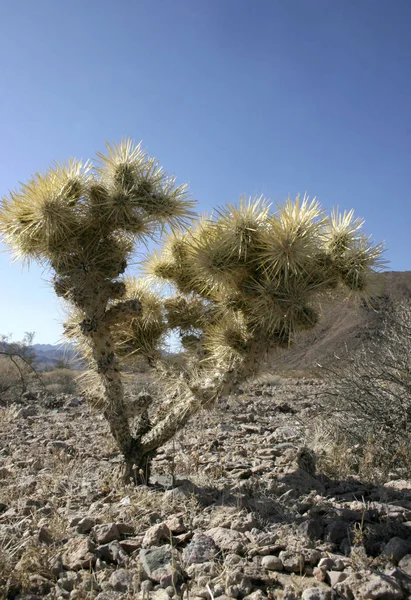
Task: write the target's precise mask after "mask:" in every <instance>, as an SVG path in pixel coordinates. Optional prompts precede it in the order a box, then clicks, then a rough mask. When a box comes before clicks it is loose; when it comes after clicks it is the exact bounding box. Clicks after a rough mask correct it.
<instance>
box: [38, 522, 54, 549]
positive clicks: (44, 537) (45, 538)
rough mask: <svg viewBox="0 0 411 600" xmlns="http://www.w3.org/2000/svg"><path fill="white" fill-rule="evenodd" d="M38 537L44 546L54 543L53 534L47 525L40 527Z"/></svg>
mask: <svg viewBox="0 0 411 600" xmlns="http://www.w3.org/2000/svg"><path fill="white" fill-rule="evenodd" d="M37 536H38V538H39V541H40V542H43V544H52V543H53V536H52V534H51V531H50V529H48V527H46V526H45V525H42V527H40V529H39V530H38V532H37Z"/></svg>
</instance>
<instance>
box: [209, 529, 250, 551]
mask: <svg viewBox="0 0 411 600" xmlns="http://www.w3.org/2000/svg"><path fill="white" fill-rule="evenodd" d="M206 535H208V536H209V537H211V538H212V539H213V540H214V542H215V543H216V544H217V546H218V547H219V548H221V550H225V551H226V552H234V553H235V554H242V553H243V552H244V548H245V544H246V542H247V538H246V537H245V536H244V534H243V533H241V532H240V531H235V530H234V529H226V528H225V527H213V528H212V529H209V530H208V531H206Z"/></svg>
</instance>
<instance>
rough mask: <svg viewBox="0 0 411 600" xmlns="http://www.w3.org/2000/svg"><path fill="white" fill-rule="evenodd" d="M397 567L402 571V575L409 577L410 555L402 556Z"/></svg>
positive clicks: (410, 569)
mask: <svg viewBox="0 0 411 600" xmlns="http://www.w3.org/2000/svg"><path fill="white" fill-rule="evenodd" d="M398 566H399V567H400V569H401V570H402V571H404V573H407V575H411V554H406V555H405V556H403V557H402V559H401V560H400V562H399V563H398Z"/></svg>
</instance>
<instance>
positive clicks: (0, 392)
mask: <svg viewBox="0 0 411 600" xmlns="http://www.w3.org/2000/svg"><path fill="white" fill-rule="evenodd" d="M33 337H34V334H33V333H26V335H25V337H24V338H23V340H22V341H20V342H15V341H12V340H11V336H7V335H0V404H2V405H7V404H9V403H11V402H16V401H18V400H19V399H20V398H21V396H22V394H23V393H24V392H25V391H27V390H28V388H29V387H30V386H31V385H32V383H33V380H34V379H35V378H39V376H38V374H37V372H36V369H35V360H34V353H33V349H32V342H33Z"/></svg>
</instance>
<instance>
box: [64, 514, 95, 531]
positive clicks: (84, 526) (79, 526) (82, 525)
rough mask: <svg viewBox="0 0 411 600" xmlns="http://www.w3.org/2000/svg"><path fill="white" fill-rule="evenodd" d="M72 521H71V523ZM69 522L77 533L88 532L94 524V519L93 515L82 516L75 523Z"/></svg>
mask: <svg viewBox="0 0 411 600" xmlns="http://www.w3.org/2000/svg"><path fill="white" fill-rule="evenodd" d="M73 521H74V520H73ZM73 521H72V522H71V523H73ZM71 523H70V526H71V527H73V526H75V527H76V531H77V533H90V531H91V530H92V529H93V527H94V526H95V525H96V519H93V517H83V518H82V519H80V521H78V522H77V523H75V524H74V523H73V525H72V524H71Z"/></svg>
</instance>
